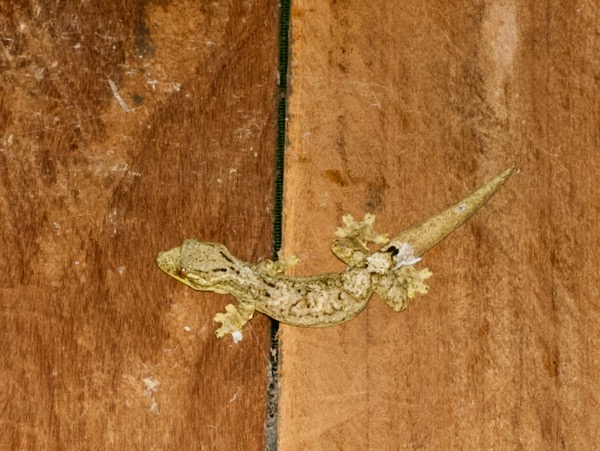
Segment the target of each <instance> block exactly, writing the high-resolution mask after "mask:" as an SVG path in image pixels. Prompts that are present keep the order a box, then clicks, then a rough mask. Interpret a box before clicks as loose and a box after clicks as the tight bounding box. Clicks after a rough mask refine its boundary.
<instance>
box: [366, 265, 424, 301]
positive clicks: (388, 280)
mask: <svg viewBox="0 0 600 451" xmlns="http://www.w3.org/2000/svg"><path fill="white" fill-rule="evenodd" d="M431 274H432V273H431V271H430V270H429V269H428V268H425V269H420V270H419V269H416V268H415V267H414V265H407V266H400V267H399V268H398V269H395V270H393V271H391V272H390V273H388V274H385V275H384V276H382V277H381V279H380V280H379V281H378V283H377V285H376V286H375V293H377V295H378V296H379V297H380V298H381V299H383V301H384V302H385V303H386V304H387V305H388V306H390V308H391V309H392V310H394V311H395V312H401V311H402V310H404V309H405V308H406V307H407V306H408V300H409V299H412V298H414V297H415V295H416V294H417V293H422V294H425V293H427V291H428V290H429V287H428V286H427V285H425V283H424V281H425V279H428V278H429V277H431Z"/></svg>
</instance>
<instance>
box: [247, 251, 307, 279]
mask: <svg viewBox="0 0 600 451" xmlns="http://www.w3.org/2000/svg"><path fill="white" fill-rule="evenodd" d="M298 263H300V259H299V258H298V257H296V256H295V255H294V256H292V257H285V256H284V255H283V253H282V252H281V250H280V251H279V252H277V261H273V260H263V261H261V262H259V263H257V264H256V266H255V267H256V270H257V271H261V272H265V273H267V274H271V275H272V276H275V275H277V274H283V273H284V271H285V270H286V269H288V268H291V267H292V266H295V265H297V264H298Z"/></svg>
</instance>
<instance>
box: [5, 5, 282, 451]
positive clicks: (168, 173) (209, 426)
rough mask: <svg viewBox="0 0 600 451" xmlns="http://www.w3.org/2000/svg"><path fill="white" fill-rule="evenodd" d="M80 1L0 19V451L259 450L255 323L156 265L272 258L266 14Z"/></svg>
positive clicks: (270, 8) (261, 378)
mask: <svg viewBox="0 0 600 451" xmlns="http://www.w3.org/2000/svg"><path fill="white" fill-rule="evenodd" d="M84 3H85V4H84ZM84 3H81V2H41V3H39V4H38V3H37V2H34V3H31V4H30V3H28V2H4V4H3V6H2V9H3V10H2V15H1V16H2V17H0V29H2V33H0V35H1V36H0V70H1V72H0V128H1V133H0V221H1V223H2V224H1V230H2V233H1V235H0V240H1V241H0V243H1V244H0V308H1V310H0V311H1V312H2V314H1V315H0V354H1V355H2V361H1V364H0V387H1V388H0V405H1V406H2V418H1V419H0V425H1V426H0V432H1V433H0V448H1V449H48V450H49V449H102V450H104V449H239V446H240V444H241V443H243V444H245V445H244V446H245V447H246V449H260V448H261V447H262V446H263V441H264V440H263V427H264V420H265V395H266V387H267V383H266V366H267V361H268V349H269V339H268V321H267V320H266V318H264V317H259V318H257V319H255V320H254V321H253V322H252V324H251V325H250V326H249V327H248V329H247V330H246V340H245V341H244V342H242V343H241V344H239V345H233V344H232V343H231V341H230V340H217V339H215V337H214V335H213V332H214V330H215V328H216V327H217V325H216V323H214V322H213V321H212V318H213V316H214V315H215V313H217V312H219V311H222V310H223V307H224V305H225V304H226V303H227V302H228V301H229V300H228V299H227V298H225V297H222V296H211V295H203V296H201V295H199V294H198V293H195V292H192V290H189V289H187V288H185V287H184V286H183V285H180V284H177V283H176V282H174V281H172V280H171V279H168V278H167V277H166V276H165V275H164V274H162V273H161V272H160V271H159V270H158V269H157V267H156V266H155V263H154V259H155V257H156V254H157V253H158V252H159V251H160V250H165V249H167V248H170V247H173V246H177V245H179V244H180V243H181V241H182V240H183V239H184V238H187V237H197V238H200V239H203V240H207V241H221V242H224V243H226V244H227V245H228V246H229V247H230V249H232V251H233V252H235V253H236V254H237V255H239V256H240V257H241V258H244V259H247V260H256V259H258V258H264V257H269V256H270V255H271V252H272V250H271V247H272V242H271V233H272V232H271V230H272V219H271V218H272V207H273V177H274V174H273V172H274V171H273V168H274V148H275V144H274V143H275V126H274V124H275V122H276V117H275V112H276V100H277V99H276V92H277V91H276V90H277V85H276V82H277V14H278V5H277V2H275V1H271V0H259V1H257V2H251V3H248V2H245V3H242V2H229V3H228V2H212V3H207V2H200V3H199V2H197V1H191V0H176V1H172V2H162V1H156V2H146V1H138V2H135V1H134V2H92V3H90V2H84Z"/></svg>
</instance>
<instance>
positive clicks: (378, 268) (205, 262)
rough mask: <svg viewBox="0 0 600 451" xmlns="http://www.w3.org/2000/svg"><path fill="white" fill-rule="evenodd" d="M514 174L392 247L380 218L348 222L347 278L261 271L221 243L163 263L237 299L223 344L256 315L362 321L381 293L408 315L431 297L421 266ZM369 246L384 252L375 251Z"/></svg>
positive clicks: (269, 265)
mask: <svg viewBox="0 0 600 451" xmlns="http://www.w3.org/2000/svg"><path fill="white" fill-rule="evenodd" d="M511 172H512V168H510V169H507V170H505V171H504V172H502V173H501V174H499V175H498V176H496V177H495V178H494V179H492V180H491V181H489V182H488V183H486V184H485V185H484V186H482V187H481V188H479V189H478V190H476V191H475V192H473V193H472V194H471V195H469V196H468V197H466V198H465V199H463V200H461V201H460V202H458V203H456V204H454V205H452V206H450V207H448V208H446V209H445V210H443V211H442V212H440V213H438V214H436V215H434V216H432V217H430V218H429V219H426V220H425V221H423V222H421V223H419V224H416V225H414V226H412V227H410V228H409V229H407V230H405V231H404V232H401V233H400V234H399V235H398V236H396V237H394V238H392V239H391V240H390V239H389V238H388V236H387V235H383V234H378V233H376V232H375V231H374V230H373V224H374V221H375V216H374V215H372V214H367V215H365V217H364V218H363V220H362V221H360V222H357V221H355V220H354V218H352V216H350V215H345V216H344V217H343V218H342V221H343V222H344V227H343V228H338V229H337V230H336V236H337V239H336V240H335V241H334V242H333V244H332V246H331V248H332V251H333V253H334V254H335V255H336V256H337V257H338V258H339V259H340V260H341V261H343V262H344V263H346V264H347V265H348V268H347V270H346V271H344V272H341V273H329V274H321V275H318V276H309V277H292V276H286V275H285V274H284V271H285V269H286V268H288V267H290V266H293V265H294V264H296V263H297V262H298V259H297V258H295V257H293V258H287V259H285V258H280V259H279V260H278V261H271V260H265V261H262V262H260V263H257V264H252V263H246V262H243V261H241V260H239V259H237V258H235V257H234V256H233V255H231V253H230V252H229V250H228V249H227V248H226V247H225V246H224V245H222V244H219V243H206V242H200V241H196V240H186V241H184V243H183V244H182V245H181V246H179V247H176V248H173V249H171V250H169V251H165V252H161V253H160V254H159V255H158V258H157V264H158V266H159V268H160V269H162V270H163V271H164V272H165V273H166V274H168V275H169V276H171V277H172V278H174V279H175V280H177V281H179V282H181V283H183V284H185V285H187V286H189V287H191V288H193V289H194V290H199V291H213V292H215V293H220V294H231V295H232V296H234V297H235V298H236V299H237V301H238V306H237V307H236V306H234V305H233V304H229V305H227V306H226V307H225V310H226V311H225V313H218V314H217V315H216V316H215V321H217V322H220V323H221V324H222V326H221V327H219V328H218V329H217V331H216V335H217V337H223V336H224V335H226V334H232V336H233V339H234V340H235V341H239V340H241V338H242V333H241V330H242V327H243V326H244V325H245V324H246V323H247V322H248V321H249V320H250V319H251V318H252V316H253V315H254V312H255V311H259V312H261V313H264V314H266V315H268V316H270V317H271V318H274V319H276V320H278V321H281V322H283V323H286V324H291V325H294V326H305V327H327V326H333V325H336V324H340V323H343V322H345V321H348V320H350V319H352V318H354V317H355V316H356V315H358V314H359V313H360V312H361V311H362V310H363V309H364V308H365V307H366V306H367V304H368V302H369V299H370V298H371V295H372V294H373V293H377V295H378V296H379V297H381V298H382V299H383V300H384V301H385V302H386V303H387V304H388V305H389V306H390V307H391V308H392V309H393V310H394V311H401V310H404V309H405V308H406V305H407V302H408V299H411V298H413V297H414V296H415V294H416V293H426V292H427V289H428V287H427V285H425V284H424V280H425V279H427V278H428V277H430V276H431V272H430V271H429V270H428V269H421V270H417V269H416V268H415V267H414V265H415V263H417V262H419V261H420V260H421V256H422V255H423V254H425V253H426V252H427V251H428V250H429V249H431V248H432V247H433V246H435V245H436V244H437V243H439V242H440V241H441V240H442V239H444V238H445V237H446V236H448V235H449V234H450V233H452V231H454V230H455V229H456V228H457V227H458V226H460V225H461V224H462V223H463V222H465V221H466V220H467V219H468V218H469V217H470V216H472V215H473V214H474V213H475V212H476V211H477V210H478V209H479V208H481V206H482V205H483V204H485V203H486V202H487V201H488V199H489V198H490V197H491V196H492V195H493V194H494V193H495V192H496V191H497V190H498V188H500V186H502V184H503V183H504V182H505V181H506V180H507V179H508V177H509V176H510V174H511ZM370 244H378V245H383V247H381V248H380V249H379V250H376V251H371V250H370V249H369V245H370Z"/></svg>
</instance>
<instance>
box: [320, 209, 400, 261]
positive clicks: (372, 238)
mask: <svg viewBox="0 0 600 451" xmlns="http://www.w3.org/2000/svg"><path fill="white" fill-rule="evenodd" d="M342 222H343V223H344V227H338V228H337V229H336V231H335V236H337V237H338V239H337V240H335V241H334V242H333V244H332V245H331V251H332V252H333V253H334V254H335V256H336V257H337V258H339V259H340V260H341V261H343V262H344V263H346V264H347V265H348V266H350V267H351V268H354V267H356V266H357V265H358V264H359V263H360V262H362V261H364V259H365V258H366V257H367V256H368V255H369V253H370V252H371V251H370V250H369V243H374V244H387V243H388V242H389V241H390V239H389V237H388V235H387V234H385V233H383V234H381V233H377V232H375V230H373V224H374V223H375V215H374V214H371V213H367V214H366V215H365V217H364V218H363V220H362V221H356V220H355V219H354V218H353V217H352V215H344V216H342Z"/></svg>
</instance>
